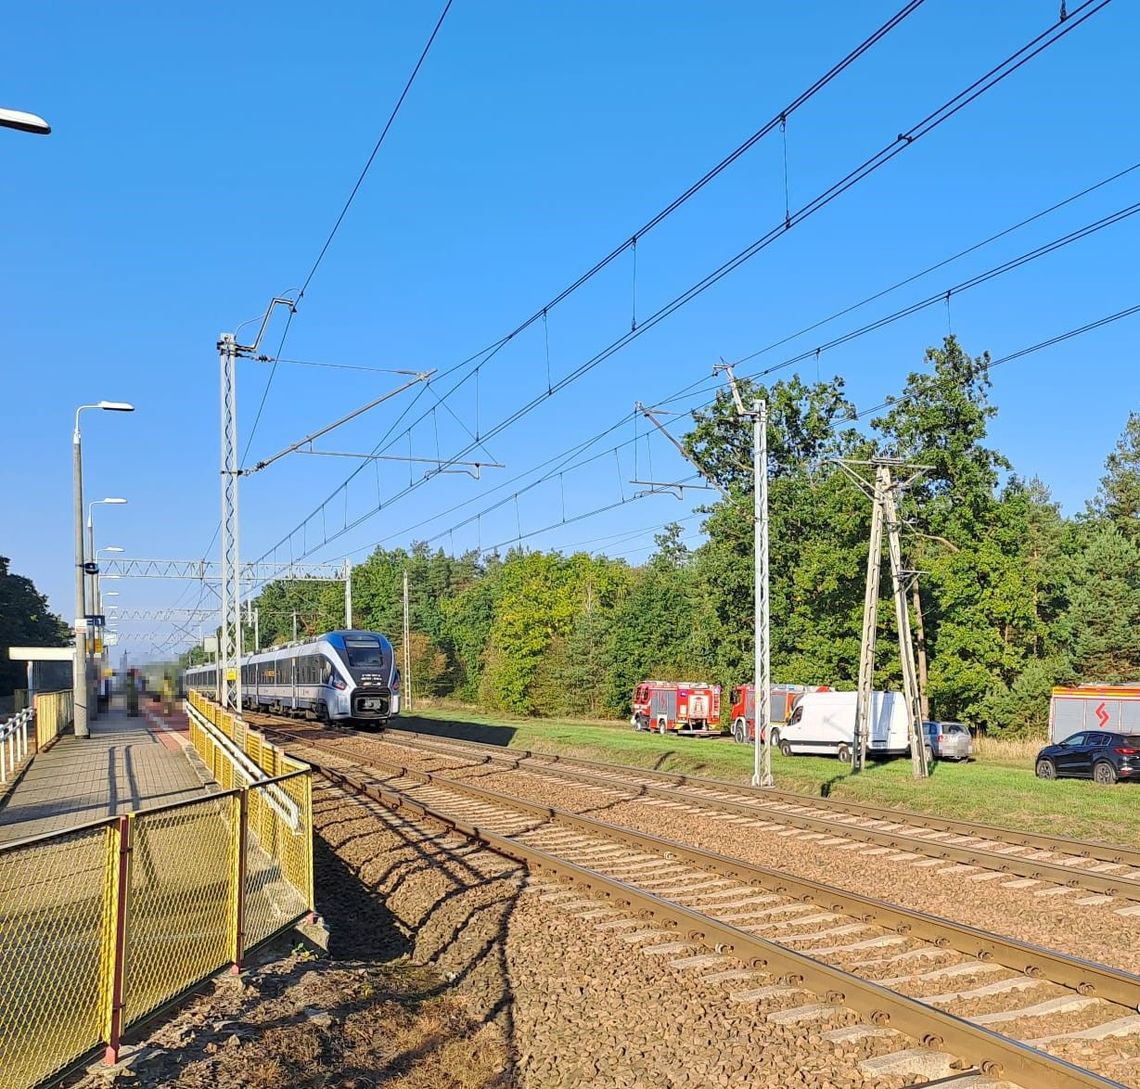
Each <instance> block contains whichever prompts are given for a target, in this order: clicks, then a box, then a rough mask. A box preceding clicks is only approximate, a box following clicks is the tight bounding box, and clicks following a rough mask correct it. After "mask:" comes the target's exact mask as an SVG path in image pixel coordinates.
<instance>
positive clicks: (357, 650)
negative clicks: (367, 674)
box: [344, 639, 384, 669]
mask: <svg viewBox="0 0 1140 1089" xmlns="http://www.w3.org/2000/svg"><path fill="white" fill-rule="evenodd" d="M344 649H345V651H346V652H347V654H348V664H349V665H350V666H355V667H356V668H357V669H359V668H360V667H362V666H382V665H383V664H384V659H383V658H382V657H381V656H380V644H379V643H377V642H376V640H375V639H346V640H345V641H344Z"/></svg>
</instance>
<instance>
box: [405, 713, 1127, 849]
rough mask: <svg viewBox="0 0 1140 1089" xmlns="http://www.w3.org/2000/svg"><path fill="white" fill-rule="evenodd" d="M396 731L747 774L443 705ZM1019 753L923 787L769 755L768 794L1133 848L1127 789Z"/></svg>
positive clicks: (719, 741) (660, 742) (895, 774)
mask: <svg viewBox="0 0 1140 1089" xmlns="http://www.w3.org/2000/svg"><path fill="white" fill-rule="evenodd" d="M396 726H397V728H400V729H405V730H416V731H419V732H422V733H427V734H437V735H439V736H442V737H454V738H459V739H462V740H467V741H482V742H486V743H489V744H492V745H501V746H503V747H506V748H511V749H531V750H533V751H535V752H549V753H562V754H565V755H567V756H578V757H585V758H587V759H593V760H610V761H613V762H614V763H619V764H628V765H631V766H634V767H645V768H657V769H660V770H662V771H676V772H686V773H689V774H693V775H707V776H710V777H713V778H718V779H727V780H729V781H730V782H737V783H747V782H748V781H749V779H750V778H751V775H752V762H753V754H752V749H751V747H750V746H745V745H737V744H734V743H733V741H732V740H731V739H730V738H728V737H718V738H688V737H674V736H665V737H661V736H660V735H658V734H649V733H637V732H636V731H635V730H633V729H631V728H630V727H629V726H626V725H623V724H619V723H602V722H578V721H573V720H567V719H527V718H515V717H512V716H510V715H502V714H495V715H489V714H484V713H482V712H478V711H472V710H466V709H457V708H455V707H451V706H449V707H446V708H443V707H440V708H426V709H420V708H418V709H417V711H416V713H415V714H413V715H405V716H402V717H401V718H400V720H399V721H398V723H397V724H396ZM1023 750H1024V751H1023ZM1034 751H1036V750H1035V749H1034ZM1027 752H1028V750H1027V749H1025V747H1024V746H1016V745H1015V746H1011V747H1010V748H1009V749H1008V750H1007V749H1005V748H1003V747H1002V746H1001V744H1000V743H996V744H995V743H993V742H989V743H986V744H984V745H983V747H982V755H981V757H980V758H979V759H977V760H975V761H972V762H971V763H969V764H950V763H939V764H937V765H936V766H935V768H934V773H933V774H932V775H931V777H930V779H929V780H927V781H926V782H916V781H915V780H914V779H913V778H912V777H911V768H910V761H909V760H907V759H905V758H903V759H899V760H887V761H883V762H877V761H876V762H872V764H871V765H870V766H869V767H868V768H867V770H866V771H864V772H863V773H862V774H860V775H852V774H851V773H850V771H849V770H848V769H847V768H846V767H845V766H844V765H843V764H840V763H839V761H838V760H834V759H824V758H822V757H814V756H793V757H783V756H781V755H780V754H779V753H778V752H776V753H773V754H772V771H773V775H774V777H775V780H776V785H777V786H778V787H780V788H781V789H784V790H796V791H799V792H801V793H805V794H815V795H820V794H823V795H829V796H831V797H835V798H844V799H848V800H851V801H859V802H866V803H868V804H870V805H883V806H891V807H894V808H901V809H911V810H914V811H916V812H919V813H936V814H938V815H940V816H946V817H957V818H961V819H963V820H976V821H984V822H986V823H989V824H999V825H1005V826H1007V827H1010V828H1025V829H1030V830H1032V831H1039V832H1046V833H1049V834H1051V835H1058V836H1074V837H1079V838H1081V839H1098V840H1104V841H1107V842H1115V843H1125V844H1133V843H1136V842H1140V793H1138V790H1140V787H1137V786H1136V785H1135V784H1129V783H1122V784H1118V785H1117V786H1114V787H1100V786H1097V785H1096V784H1095V783H1092V782H1090V781H1086V780H1061V781H1057V782H1051V783H1050V782H1043V781H1041V780H1039V779H1037V778H1036V777H1035V776H1034V774H1033V760H1032V755H1029V756H1027V755H1026V753H1027Z"/></svg>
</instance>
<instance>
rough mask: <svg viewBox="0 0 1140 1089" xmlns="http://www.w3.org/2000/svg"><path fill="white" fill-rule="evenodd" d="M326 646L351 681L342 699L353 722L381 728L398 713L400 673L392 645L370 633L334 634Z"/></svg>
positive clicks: (346, 632)
mask: <svg viewBox="0 0 1140 1089" xmlns="http://www.w3.org/2000/svg"><path fill="white" fill-rule="evenodd" d="M328 638H329V643H330V644H331V645H332V646H333V647H334V648H335V649H336V652H337V654H338V655H339V657H340V660H341V665H342V666H344V668H345V669H346V670H347V671H348V674H349V676H350V677H351V678H352V685H351V686H349V688H348V691H347V692H346V693H345V695H346V696H347V697H348V707H349V715H350V716H351V718H352V720H353V721H354V722H360V723H362V724H363V723H368V724H376V725H378V726H383V725H384V723H386V722H387V721H388V719H390V718H391V717H392V716H393V715H398V714H399V713H400V671H399V670H398V669H397V668H396V655H395V653H394V652H393V650H392V644H391V643H390V642H388V640H387V639H386V638H385V637H384V636H383V635H381V634H380V633H379V632H374V631H342V632H334V633H332V634H331V635H330V636H329V637H328Z"/></svg>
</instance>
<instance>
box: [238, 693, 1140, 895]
mask: <svg viewBox="0 0 1140 1089" xmlns="http://www.w3.org/2000/svg"><path fill="white" fill-rule="evenodd" d="M254 717H259V716H254ZM260 717H261V718H263V719H264V720H265V721H266V722H267V723H277V724H278V725H279V724H280V722H281V720H279V719H276V718H274V717H273V716H268V715H267V716H260ZM405 734H406V735H407V736H408V737H409V738H410V739H411V740H404V739H403V737H402V736H401V735H405ZM383 740H384V741H385V743H388V744H395V745H405V746H407V747H410V748H413V749H420V750H425V751H431V752H438V753H440V754H442V755H446V756H451V757H454V758H456V759H471V758H476V759H478V760H480V761H481V762H483V763H486V764H493V765H496V766H501V767H503V768H504V769H505V770H509V769H517V770H520V771H526V772H528V773H530V774H535V775H546V776H551V777H554V778H559V779H564V780H567V781H571V782H578V783H582V784H584V785H587V786H596V787H600V788H603V789H610V790H622V789H624V790H628V791H629V792H630V794H631V796H637V797H643V798H644V797H648V798H654V799H658V800H660V801H663V802H670V803H674V804H687V805H692V806H697V807H702V808H707V809H712V810H715V811H719V812H722V813H730V814H733V815H735V816H741V817H752V818H755V819H756V821H757V822H758V823H759V824H760V825H761V826H762V827H767V828H768V830H769V831H771V832H773V833H775V832H777V831H779V830H780V829H782V828H796V829H800V830H802V831H805V832H809V833H814V834H816V835H818V836H819V837H820V839H819V842H820V843H825V844H826V843H828V842H829V841H830V842H832V843H835V842H862V843H866V844H868V845H871V846H875V847H883V848H889V849H892V850H894V851H898V852H902V853H906V854H911V855H916V856H917V855H925V856H927V857H929V858H931V859H937V860H943V861H946V862H955V863H960V864H962V865H966V866H973V867H977V868H979V869H986V870H992V871H995V872H998V873H1004V874H1008V875H1010V876H1011V877H1018V878H1024V879H1027V880H1032V881H1039V882H1049V883H1051V884H1054V885H1058V886H1063V887H1066V888H1071V889H1080V890H1084V891H1086V892H1088V893H1089V894H1090V895H1095V896H1098V897H1100V896H1104V897H1112V898H1120V899H1124V900H1128V901H1133V902H1136V904H1137V905H1140V850H1137V849H1136V848H1133V847H1128V846H1125V845H1122V844H1110V843H1101V842H1097V841H1093V840H1079V839H1071V838H1066V837H1062V836H1051V835H1047V834H1042V833H1036V832H1026V831H1020V830H1017V829H1011V828H1002V827H999V826H996V825H988V824H975V823H971V822H968V821H961V820H954V819H950V818H946V817H938V816H930V815H926V814H920V813H912V812H907V811H897V810H892V809H883V808H879V807H876V806H869V805H865V804H863V803H858V802H846V801H841V800H838V799H831V798H813V797H811V796H807V795H802V794H797V793H794V792H792V791H780V790H773V789H764V788H755V787H747V786H740V785H738V784H734V783H728V782H724V781H722V780H718V779H707V778H702V777H699V776H691V775H681V774H676V773H672V772H661V771H653V770H649V769H642V768H631V767H628V766H625V765H620V764H610V763H605V762H603V761H596V760H586V759H582V758H578V757H564V756H559V755H556V754H551V753H538V752H531V751H529V750H520V751H518V752H513V753H511V754H510V755H507V754H505V753H503V752H501V751H496V749H497V748H498V747H497V746H493V745H485V744H480V743H478V742H465V741H451V740H448V741H440V740H439V739H438V738H435V737H432V736H430V735H426V734H419V733H414V732H412V731H403V730H401V731H389V732H388V733H386V734H385V735H384V739H383ZM1124 911H1125V912H1127V913H1130V914H1131V913H1133V912H1136V913H1140V911H1137V909H1136V908H1125V909H1124Z"/></svg>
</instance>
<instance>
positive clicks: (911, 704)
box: [883, 467, 930, 779]
mask: <svg viewBox="0 0 1140 1089" xmlns="http://www.w3.org/2000/svg"><path fill="white" fill-rule="evenodd" d="M890 473H891V470H890V468H889V467H887V468H886V474H887V481H888V484H889V486H888V487H887V489H886V492H885V493H884V495H883V518H884V520H885V521H886V523H887V548H888V550H889V551H890V555H891V589H892V590H893V592H894V596H895V622H896V624H897V626H898V635H899V662H900V663H901V665H902V680H903V699H904V700H906V712H907V721H908V725H909V729H910V760H911V767H912V768H913V769H914V777H915V778H916V779H925V778H926V777H927V776H928V775H929V774H930V769H929V768H928V767H927V763H926V738H925V737H924V736H923V731H922V697H921V696H920V694H919V686H918V673H917V669H916V667H915V662H914V641H913V640H912V639H911V635H910V613H909V611H908V609H907V603H906V592H907V587H906V578H907V577H908V576H909V575H910V574H911V572H909V571H904V570H903V565H902V545H901V543H900V541H899V514H898V506H897V504H896V503H895V489H896V488H897V487H898V483H897V482H894V483H890Z"/></svg>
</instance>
